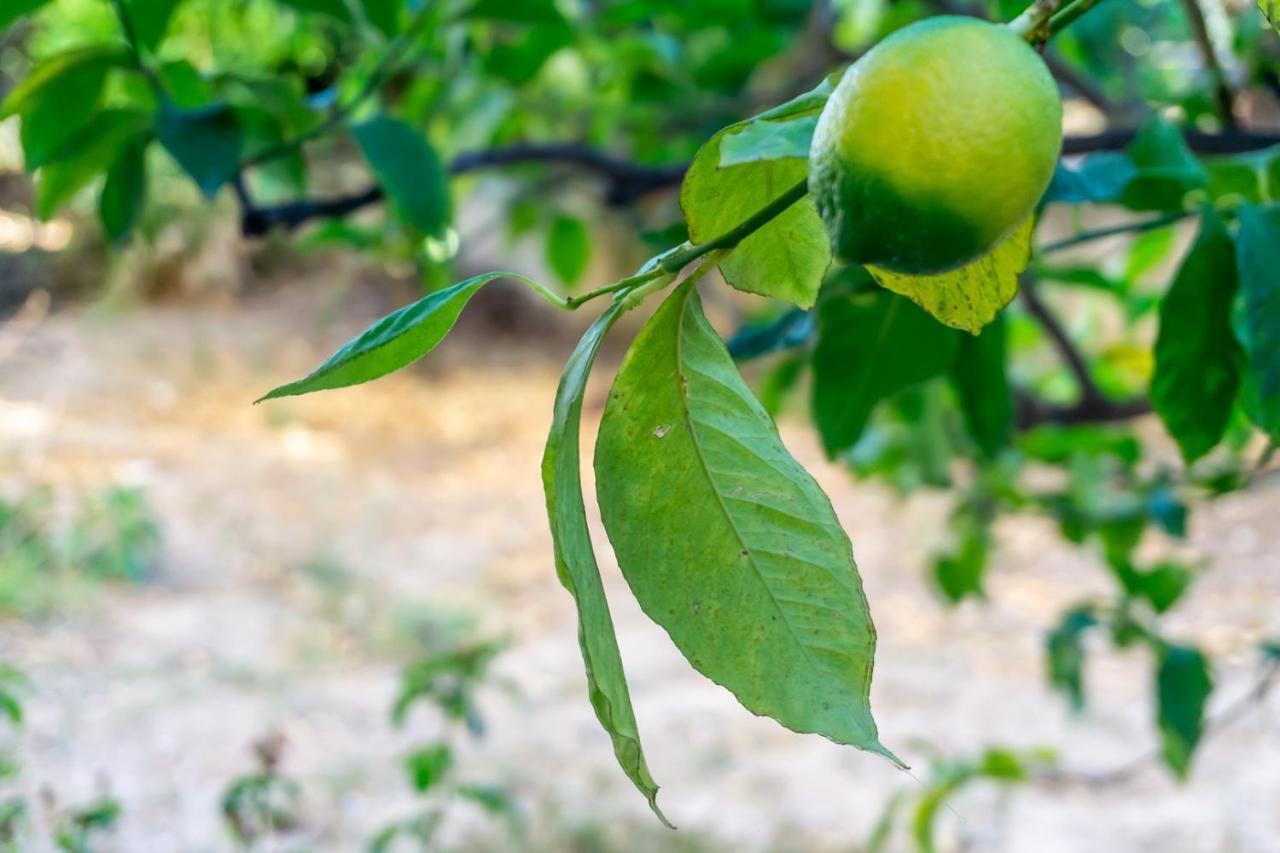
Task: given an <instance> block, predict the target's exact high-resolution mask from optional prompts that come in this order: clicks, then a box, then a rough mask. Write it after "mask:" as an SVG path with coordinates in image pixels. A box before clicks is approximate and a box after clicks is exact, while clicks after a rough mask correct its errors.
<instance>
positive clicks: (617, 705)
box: [542, 303, 667, 823]
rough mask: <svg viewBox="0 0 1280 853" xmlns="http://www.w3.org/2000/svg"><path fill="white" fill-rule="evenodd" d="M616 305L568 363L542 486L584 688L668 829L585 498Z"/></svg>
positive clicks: (621, 761) (628, 768)
mask: <svg viewBox="0 0 1280 853" xmlns="http://www.w3.org/2000/svg"><path fill="white" fill-rule="evenodd" d="M623 310H624V309H623V306H622V305H621V304H620V303H614V304H613V305H611V306H610V307H609V308H608V309H606V310H605V312H604V314H602V315H601V316H600V318H599V319H598V320H596V322H595V323H594V324H593V325H592V326H591V328H590V329H588V330H587V333H586V334H585V335H583V337H582V340H581V341H580V342H579V343H578V346H577V348H576V349H575V350H574V351H573V354H572V355H571V356H569V361H568V363H567V364H565V368H564V373H563V374H562V376H561V378H560V387H559V389H558V390H557V391H556V402H555V409H554V413H553V415H552V421H551V432H550V434H549V435H548V436H547V447H546V451H545V453H544V454H543V457H542V484H543V488H544V490H545V492H546V496H547V515H548V516H549V518H550V520H551V538H552V542H553V544H554V546H555V555H556V572H557V574H558V575H559V577H560V582H561V583H562V584H564V587H565V589H567V590H569V593H570V594H571V595H572V596H573V598H574V602H575V603H576V604H577V607H578V642H579V644H580V646H581V648H582V659H583V662H584V663H585V664H586V668H587V690H588V694H589V696H590V697H591V705H592V707H593V708H595V711H596V717H597V718H598V719H599V720H600V725H602V726H603V727H604V729H605V731H606V732H608V733H609V737H610V738H611V739H612V741H613V752H614V755H615V756H617V759H618V763H619V764H620V765H622V770H623V772H624V773H626V774H627V777H628V778H629V779H631V781H632V782H633V783H634V784H635V786H636V787H637V788H638V789H639V790H640V792H641V793H642V794H644V796H645V798H646V799H648V801H649V806H650V807H651V808H652V809H653V811H654V813H655V814H657V815H658V817H659V818H660V819H661V820H662V821H663V822H664V823H666V822H667V821H666V818H665V817H664V816H663V814H662V812H661V810H659V808H658V799H657V798H658V786H657V784H656V783H655V782H654V781H653V777H652V776H651V775H650V773H649V768H648V765H647V764H646V763H645V759H644V751H643V749H642V748H641V746H640V733H639V729H638V728H637V726H636V718H635V712H634V711H633V710H632V708H631V694H630V691H629V690H628V689H627V679H626V675H625V673H624V672H623V669H622V656H621V653H620V652H619V651H618V640H617V638H616V637H615V635H614V630H613V618H612V617H611V616H610V615H609V604H608V602H607V601H606V599H605V595H604V584H603V583H602V581H601V579H600V569H599V567H598V566H597V565H596V558H595V553H594V550H593V549H592V546H591V534H590V532H589V531H588V529H587V517H586V509H585V504H584V501H583V497H582V479H581V471H580V464H581V463H580V457H579V454H580V452H581V451H580V449H579V432H580V429H581V420H582V397H583V394H584V393H585V392H586V386H587V377H588V376H589V374H590V373H591V366H592V364H593V362H594V361H595V357H596V354H597V353H598V352H599V351H600V344H601V343H602V342H603V341H604V337H605V335H606V334H607V333H608V331H609V329H610V328H611V327H612V326H613V324H614V323H615V322H616V321H617V319H618V317H619V316H620V315H621V314H622V311H623Z"/></svg>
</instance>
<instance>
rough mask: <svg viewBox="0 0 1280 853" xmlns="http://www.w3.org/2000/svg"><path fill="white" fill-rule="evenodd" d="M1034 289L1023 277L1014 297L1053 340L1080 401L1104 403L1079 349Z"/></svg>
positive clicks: (1025, 277) (1026, 277)
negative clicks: (1073, 381)
mask: <svg viewBox="0 0 1280 853" xmlns="http://www.w3.org/2000/svg"><path fill="white" fill-rule="evenodd" d="M1036 289H1037V285H1036V283H1035V282H1034V281H1033V280H1032V279H1031V278H1030V277H1029V276H1024V277H1023V279H1022V286H1021V287H1020V288H1019V290H1018V295H1019V296H1021V297H1022V302H1023V304H1024V305H1025V306H1026V308H1027V312H1028V313H1029V314H1031V316H1032V317H1034V318H1035V319H1036V322H1038V323H1039V324H1040V327H1041V328H1043V329H1044V331H1045V334H1047V335H1048V336H1049V340H1051V341H1053V346H1054V348H1055V349H1057V350H1058V354H1059V355H1060V356H1061V357H1062V360H1063V361H1064V362H1066V365H1067V367H1068V368H1069V369H1070V370H1071V374H1072V375H1073V376H1075V378H1076V384H1077V385H1079V386H1080V402H1081V403H1087V404H1096V403H1100V402H1102V401H1104V400H1105V399H1106V398H1105V397H1104V396H1103V394H1102V392H1101V391H1100V390H1099V389H1098V386H1097V384H1096V383H1095V382H1094V381H1093V375H1092V374H1091V373H1090V372H1089V365H1088V363H1087V362H1085V360H1084V356H1083V355H1082V354H1081V353H1080V350H1078V349H1076V345H1075V342H1074V341H1072V340H1071V337H1070V336H1069V335H1068V334H1067V330H1066V329H1064V328H1063V327H1062V323H1060V322H1058V318H1057V317H1055V316H1054V314H1053V311H1052V310H1051V309H1050V308H1049V306H1048V305H1046V304H1045V302H1044V300H1043V299H1041V298H1040V294H1039V293H1037V292H1036Z"/></svg>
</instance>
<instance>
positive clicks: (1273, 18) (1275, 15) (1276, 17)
mask: <svg viewBox="0 0 1280 853" xmlns="http://www.w3.org/2000/svg"><path fill="white" fill-rule="evenodd" d="M1258 8H1259V9H1261V10H1262V14H1264V15H1266V16H1267V20H1268V21H1270V22H1271V26H1272V28H1273V29H1274V30H1275V31H1276V32H1277V33H1280V0H1258Z"/></svg>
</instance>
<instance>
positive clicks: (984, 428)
mask: <svg viewBox="0 0 1280 853" xmlns="http://www.w3.org/2000/svg"><path fill="white" fill-rule="evenodd" d="M1005 338H1006V333H1005V322H1004V318H1003V317H1000V316H998V317H996V319H995V320H994V321H993V322H992V323H991V324H990V325H989V326H987V327H986V328H985V329H983V330H982V332H981V334H979V335H977V336H976V337H974V336H969V335H964V336H962V337H961V339H960V347H959V350H958V352H957V353H956V361H955V364H954V365H952V367H951V384H952V386H953V387H954V388H955V390H956V396H957V397H958V398H959V401H960V412H961V414H963V415H964V422H965V426H966V427H967V428H968V430H969V435H970V437H972V438H973V441H974V444H976V445H977V446H978V449H979V450H980V451H982V453H983V454H985V455H986V456H988V457H991V456H995V455H996V454H997V453H998V452H999V451H1000V450H1001V449H1002V448H1004V447H1006V446H1007V445H1008V444H1009V438H1010V436H1011V435H1012V432H1013V392H1012V391H1011V390H1010V388H1009V375H1008V372H1007V370H1006V366H1005V362H1006V360H1007V357H1008V353H1007V349H1008V346H1007V343H1006V341H1005Z"/></svg>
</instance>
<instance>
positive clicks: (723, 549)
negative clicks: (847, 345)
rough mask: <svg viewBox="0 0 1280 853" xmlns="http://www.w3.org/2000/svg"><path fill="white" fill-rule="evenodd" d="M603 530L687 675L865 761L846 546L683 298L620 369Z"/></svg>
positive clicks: (603, 438)
mask: <svg viewBox="0 0 1280 853" xmlns="http://www.w3.org/2000/svg"><path fill="white" fill-rule="evenodd" d="M595 464H596V488H597V493H598V496H599V500H600V509H601V514H602V516H603V518H604V522H605V529H606V530H607V531H608V533H609V539H610V541H611V542H612V543H613V547H614V550H615V552H616V553H617V556H618V562H619V565H620V566H621V567H622V572H623V575H624V576H625V577H626V579H627V582H628V583H629V584H630V585H631V589H632V591H633V592H634V593H635V596H636V599H637V600H638V601H639V602H640V606H641V607H642V608H643V609H644V611H645V612H646V613H647V614H648V615H649V617H650V618H652V619H653V620H654V621H655V622H657V623H658V624H659V625H661V626H662V627H663V628H665V629H666V631H667V633H668V634H670V636H671V638H672V640H673V641H674V642H675V644H676V646H677V647H678V648H679V649H680V651H681V652H682V653H683V654H684V655H685V657H686V658H688V659H689V661H690V663H692V664H693V666H694V668H695V669H697V670H698V671H699V672H701V673H702V674H703V675H705V676H707V677H708V678H710V679H711V680H712V681H714V682H716V683H717V684H720V685H722V686H724V687H726V688H728V689H729V690H730V691H731V692H732V693H733V694H734V695H735V696H736V697H737V698H738V701H740V702H741V703H742V704H743V705H744V706H746V707H747V708H748V709H750V710H751V711H753V712H754V713H757V714H762V715H765V716H769V717H772V718H773V719H775V720H777V721H778V722H780V723H782V724H783V725H784V726H786V727H787V728H790V729H793V730H795V731H799V732H817V733H820V734H822V735H825V736H826V737H828V738H830V739H832V740H834V741H837V742H839V743H845V744H851V745H854V746H857V747H859V748H861V749H865V750H868V751H871V752H875V753H879V754H880V755H884V756H886V757H888V758H890V759H892V760H894V761H896V760H897V759H896V758H894V757H893V755H892V753H890V752H889V751H888V750H887V749H885V748H884V747H883V746H882V745H881V744H880V741H879V739H878V736H877V732H876V724H875V721H874V720H873V719H872V716H871V708H870V704H869V702H868V694H869V692H870V688H871V671H872V663H873V657H874V653H875V629H874V627H873V626H872V623H871V615H870V613H869V611H868V607H867V600H866V596H865V595H864V594H863V591H862V583H861V580H860V579H859V577H858V573H857V569H856V567H855V566H854V562H853V553H852V550H851V548H850V545H849V539H848V537H847V536H846V535H845V533H844V531H843V530H842V529H841V528H840V523H839V521H838V520H837V519H836V515H835V512H834V511H833V510H832V508H831V503H830V501H829V500H828V499H827V496H826V495H825V494H823V492H822V490H821V488H819V486H818V484H817V483H816V482H815V481H814V480H813V478H812V477H811V476H810V475H809V473H808V472H807V471H805V470H804V469H803V468H802V467H800V465H799V463H797V462H796V461H795V459H793V458H792V457H791V455H790V454H789V453H788V452H787V450H786V448H785V447H784V446H783V444H782V441H781V440H780V438H779V437H778V432H777V429H776V427H775V426H774V424H773V421H772V420H771V419H770V418H769V415H768V414H767V413H766V412H765V411H764V409H763V408H762V407H761V406H760V404H759V403H758V402H757V401H756V399H755V398H754V397H753V396H752V395H751V392H750V390H748V388H747V386H746V384H745V383H744V382H743V380H742V377H741V376H740V375H739V374H738V371H737V369H736V368H735V367H734V365H733V361H732V359H731V358H730V357H729V353H728V351H727V350H726V349H725V346H724V342H723V341H721V340H720V337H719V336H718V335H717V334H716V333H715V331H714V330H713V329H712V328H711V326H710V324H708V323H707V320H706V318H705V317H704V316H703V313H702V307H701V303H700V302H699V300H698V296H697V292H696V290H695V289H694V288H693V286H692V285H691V284H689V283H688V282H686V283H685V284H684V285H682V286H681V287H679V288H678V289H677V290H676V291H675V292H674V293H673V294H672V295H671V296H670V297H669V298H668V299H667V300H666V302H664V303H663V305H662V307H661V308H659V309H658V311H657V313H655V314H654V316H653V318H652V319H650V321H649V322H648V324H646V326H645V327H644V329H643V330H642V331H641V332H640V335H639V336H638V337H637V338H636V341H635V343H634V344H633V345H632V347H631V351H630V352H629V353H628V354H627V357H626V360H625V361H624V362H623V365H622V368H621V370H620V371H619V373H618V377H617V379H616V380H615V382H614V385H613V389H612V391H611V393H610V395H609V402H608V404H607V405H606V407H605V413H604V419H603V421H602V423H601V426H600V435H599V440H598V443H597V445H596V459H595Z"/></svg>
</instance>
